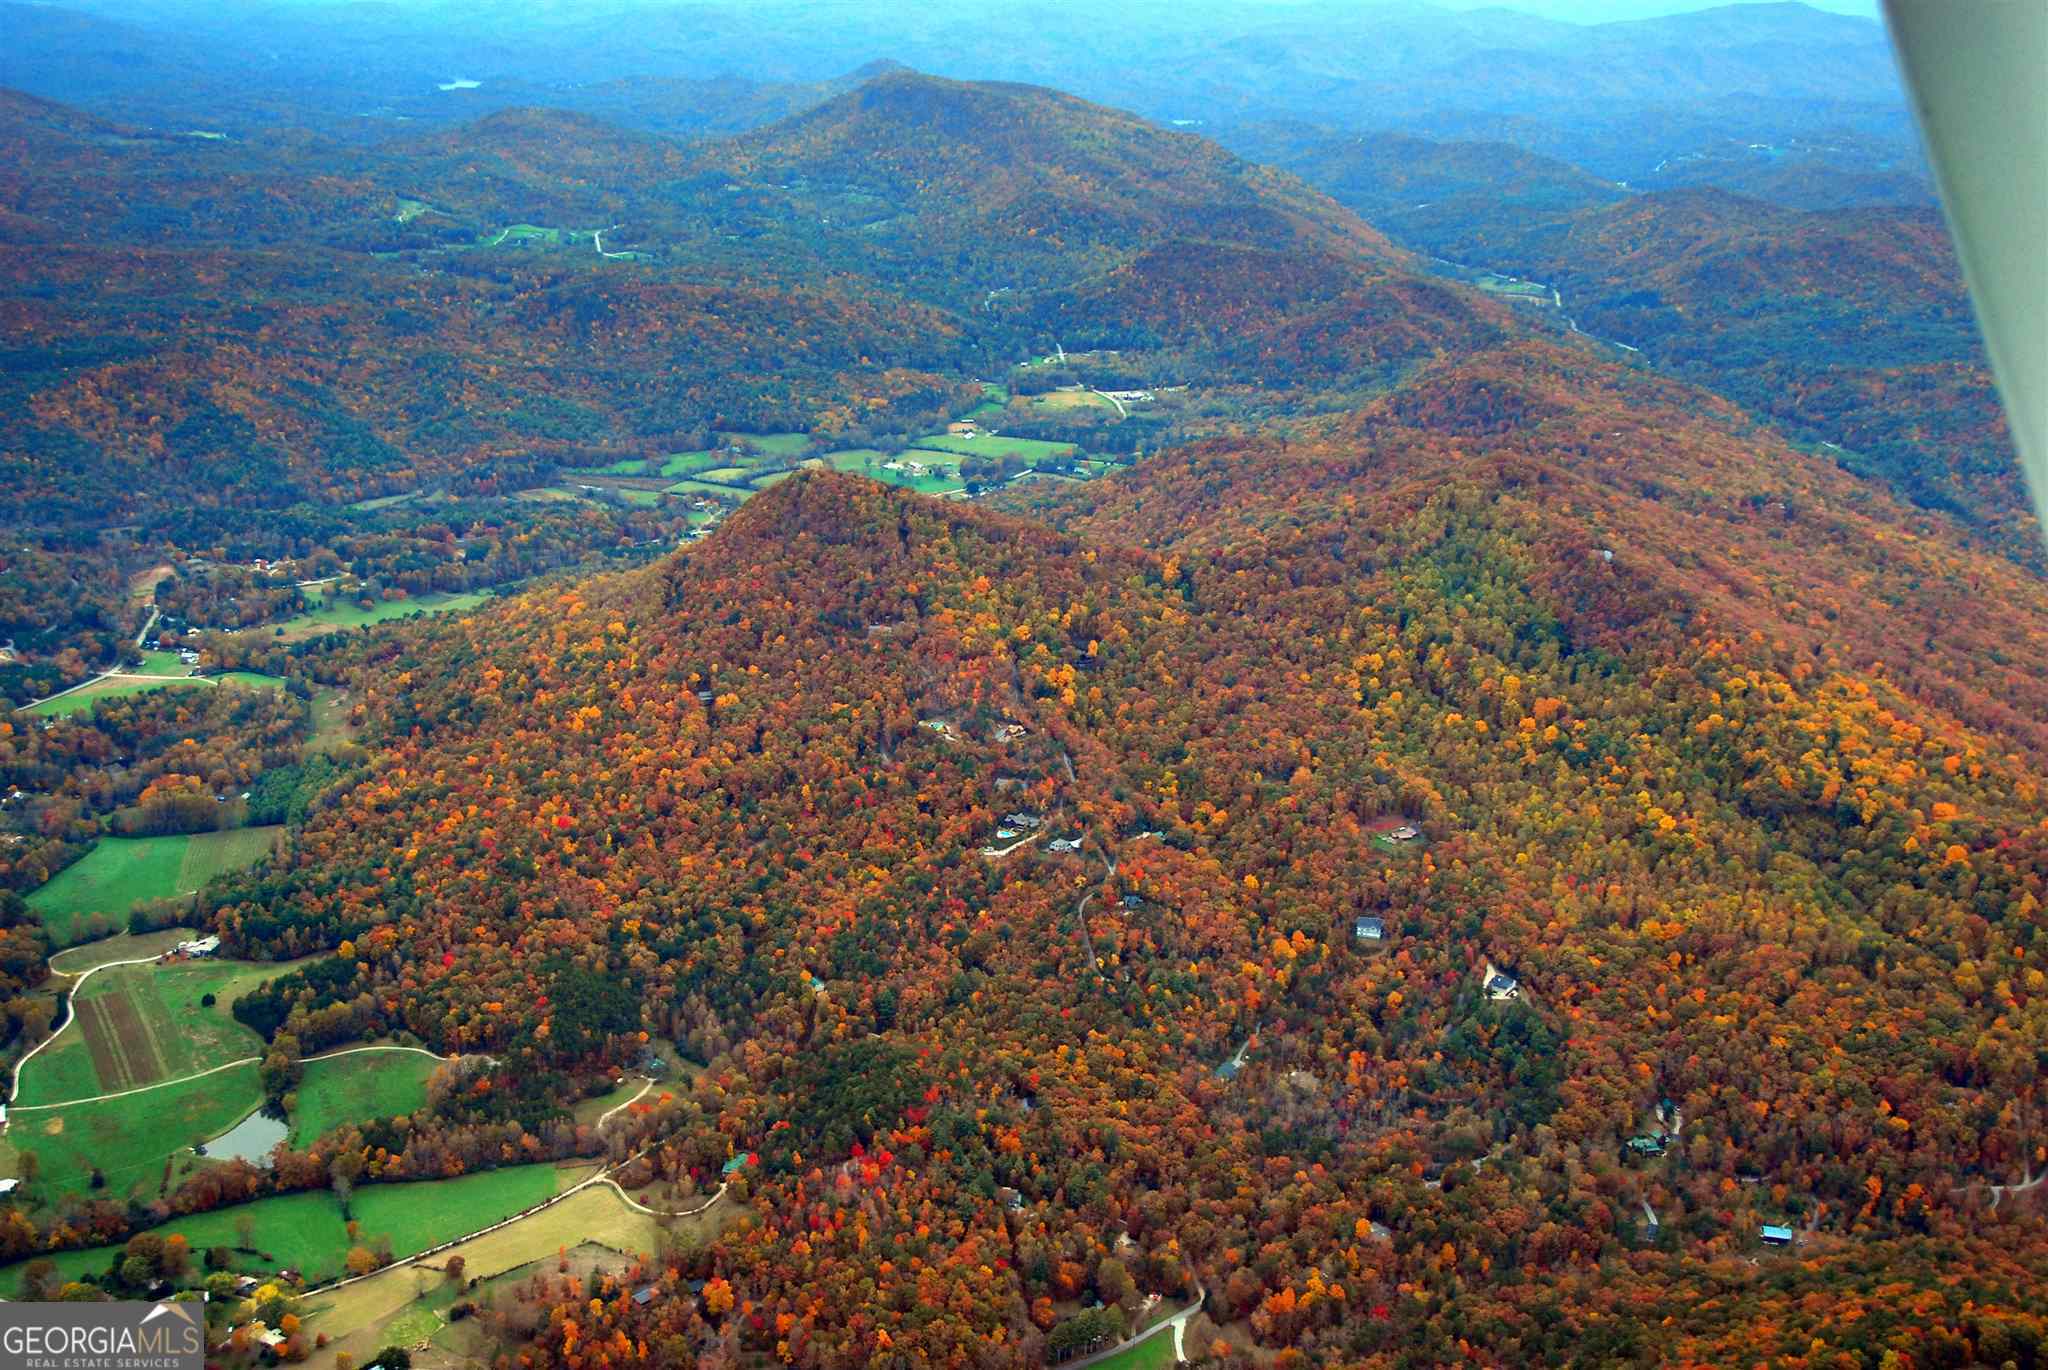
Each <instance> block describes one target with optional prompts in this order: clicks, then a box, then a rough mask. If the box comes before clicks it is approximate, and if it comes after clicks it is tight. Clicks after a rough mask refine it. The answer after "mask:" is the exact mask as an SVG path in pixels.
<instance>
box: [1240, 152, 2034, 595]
mask: <svg viewBox="0 0 2048 1370" xmlns="http://www.w3.org/2000/svg"><path fill="white" fill-rule="evenodd" d="M1242 137H1243V139H1244V141H1245V145H1246V146H1247V147H1248V149H1255V150H1256V151H1257V153H1258V155H1262V156H1268V157H1271V158H1272V159H1274V160H1275V161H1276V162H1278V163H1279V164H1281V165H1284V166H1288V167H1290V168H1292V169H1294V170H1296V171H1298V172H1300V173H1301V174H1302V175H1303V176H1304V177H1305V178H1306V179H1307V180H1309V181H1310V182H1311V183H1312V184H1315V185H1318V186H1320V187H1321V188H1323V189H1325V190H1327V191H1329V192H1330V193H1331V194H1332V195H1333V196H1334V197H1335V198H1337V199H1339V200H1341V201H1343V202H1344V203H1346V204H1348V205H1351V206H1352V207H1353V208H1355V209H1357V210H1358V211H1359V212H1360V213H1361V214H1364V215H1365V216H1367V217H1368V218H1371V219H1372V220H1373V221H1374V222H1375V223H1377V224H1379V225H1381V226H1383V227H1385V228H1386V229H1388V231H1389V232H1391V233H1392V234H1393V235H1394V236H1395V237H1396V238H1397V239H1398V240H1399V241H1401V242H1402V243H1404V244H1405V245H1407V246H1409V247H1412V248H1415V249H1417V250H1418V251H1421V252H1426V253H1429V254H1432V255H1434V256H1436V257H1439V258H1443V259H1447V260H1448V262H1449V263H1452V264H1455V265H1456V266H1457V267H1459V268H1462V269H1466V270H1470V271H1481V270H1483V271H1490V272H1500V273H1507V274H1510V275H1513V276H1519V277H1524V278H1527V279H1529V280H1531V281H1535V282H1539V283H1541V285H1542V286H1543V287H1544V289H1543V290H1540V291H1537V292H1536V293H1535V295H1534V296H1533V297H1532V298H1531V299H1525V300H1523V301H1522V302H1521V306H1520V307H1521V308H1523V309H1525V310H1529V311H1532V313H1533V312H1540V311H1542V310H1543V306H1544V304H1545V303H1547V302H1549V301H1550V300H1551V299H1552V298H1553V297H1551V296H1550V295H1549V293H1548V292H1549V290H1550V289H1552V288H1554V289H1555V290H1556V291H1557V292H1558V296H1557V297H1555V298H1556V299H1557V301H1558V303H1557V306H1556V312H1557V313H1558V314H1559V315H1560V316H1562V317H1563V318H1566V319H1569V320H1570V321H1571V323H1572V324H1573V325H1575V326H1577V327H1579V328H1583V329H1584V330H1585V331H1586V332H1588V333H1592V334H1595V335H1597V336H1600V337H1603V338H1609V339H1613V340H1615V341H1617V342H1619V343H1622V344H1625V345H1626V346H1627V347H1630V348H1633V349H1637V350H1639V351H1640V352H1641V353H1642V355H1643V356H1644V357H1645V358H1646V359H1647V360H1649V361H1650V362H1651V363H1652V364H1654V365H1656V366H1658V367H1660V368H1661V369H1664V370H1666V371H1668V372H1670V373H1671V374H1674V375H1677V376H1680V377H1683V378H1684V379H1686V380H1689V381H1692V382H1693V383H1695V384H1699V385H1704V386H1707V387H1709V388H1711V389H1713V390H1715V391H1717V392H1719V393H1721V394H1723V395H1726V396H1727V397H1728V398H1730V399H1733V400H1735V401H1736V402H1737V403H1739V404H1741V405H1743V406H1745V407H1746V408H1748V409H1750V410H1751V412H1753V413H1755V414H1756V415H1757V416H1758V417H1759V418H1761V419H1764V420H1766V421H1768V422H1770V423H1772V424H1774V425H1776V426H1778V427H1780V428H1782V429H1784V430H1785V431H1786V432H1787V433H1789V434H1791V435H1792V436H1795V437H1797V438H1800V439H1803V440H1804V441H1806V442H1809V443H1816V444H1819V443H1825V444H1828V445H1829V447H1828V450H1829V451H1831V452H1833V453H1835V454H1838V455H1839V456H1840V458H1841V459H1842V460H1843V461H1844V462H1845V463H1848V464H1850V465H1851V466H1852V468H1853V469H1855V470H1857V471H1858V472H1859V473H1861V474H1864V475H1868V476H1872V477H1875V478H1878V479H1881V480H1883V481H1885V482H1887V483H1888V484H1890V485H1891V486H1892V488H1893V489H1895V490H1897V491H1899V492H1900V493H1902V494H1904V495H1905V496H1906V497H1907V498H1909V499H1912V500H1914V501H1915V502H1918V503H1923V504H1927V505H1930V506H1933V507H1937V508H1945V509H1950V510H1953V511H1956V512H1958V513H1960V514H1963V515H1964V516H1965V517H1966V518H1968V519H1969V520H1971V521H1972V522H1975V523H1977V524H1980V525H1983V526H1984V527H1985V528H1986V529H1987V533H1988V536H1989V537H1990V538H1991V539H1992V540H1993V541H1995V542H1996V543H1998V544H1999V545H2002V546H2004V547H2005V548H2006V549H2007V550H2008V551H2009V552H2011V553H2012V554H2014V555H2016V556H2019V557H2021V558H2023V559H2027V560H2029V561H2035V560H2037V559H2038V557H2039V555H2040V535H2039V531H2038V527H2037V525H2036V520H2035V519H2034V518H2033V516H2032V514H2031V513H2030V512H2029V510H2028V508H2027V505H2026V501H2025V497H2024V493H2023V492H2022V490H2021V489H2020V485H2019V479H2018V469H2017V463H2016V462H2015V460H2014V458H2013V450H2012V443H2011V438H2010V435H2009V434H2008V432H2007V431H2006V425H2005V417H2004V414H2003V411H2002V410H2001V409H2000V407H1999V401H1998V393H1997V389H1996V387H1995V385H1994V383H1993V381H1992V377H1991V372H1990V367H1989V364H1988V362H1987V361H1986V359H1985V356H1984V352H1983V345H1982V343H1981V341H1980V340H1979V337H1978V334H1977V326H1976V320H1975V317H1974V316H1973V314H1972V312H1971V309H1970V301H1969V296H1968V293H1967V291H1966V290H1965V288H1964V283H1963V279H1962V273H1961V269H1960V267H1959V266H1958V264H1957V262H1956V259H1955V252H1954V249H1953V247H1952V246H1951V245H1950V243H1949V239H1948V233H1947V230H1946V228H1945V226H1944V225H1943V223H1942V220H1941V216H1940V214H1939V212H1938V211H1936V210H1935V209H1932V208H1929V207H1926V206H1924V205H1921V204H1910V205H1893V206H1872V207H1861V208H1849V209H1830V210H1824V211H1807V210H1799V209H1792V208H1787V207H1784V206H1782V205H1774V204H1769V203H1766V202H1764V201H1762V200H1758V199H1753V198H1749V197H1747V196H1742V195H1735V194H1730V193H1728V192H1727V191H1723V190H1717V189H1712V188H1690V189H1679V190H1664V191H1653V192H1650V193H1632V192H1630V191H1627V190H1625V189H1624V188H1622V187H1619V186H1616V185H1613V184H1609V183H1603V182H1600V181H1598V180H1597V179H1595V178H1592V177H1590V176H1586V175H1584V174H1583V173H1580V172H1578V171H1577V169H1576V168H1573V167H1570V166H1567V165H1564V164H1561V163H1556V162H1549V161H1546V160H1545V159H1541V158H1537V157H1533V156H1531V155H1529V154H1526V153H1521V152H1518V151H1516V150H1515V149H1513V148H1507V147H1500V146H1493V145H1487V144H1474V143H1457V142H1445V143H1431V142H1428V141H1426V140H1421V139H1404V138H1400V137H1398V136H1394V135H1379V136H1373V137H1357V138H1349V139H1346V138H1334V137H1331V136H1329V135H1328V134H1327V133H1324V132H1318V131H1315V130H1312V129H1305V128H1272V129H1268V130H1265V131H1263V132H1256V133H1247V134H1245V135H1242ZM1488 184H1490V185H1491V186H1492V189H1491V190H1490V191H1489V190H1486V189H1482V188H1480V187H1484V186H1486V185H1488Z"/></svg>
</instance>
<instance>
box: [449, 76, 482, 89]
mask: <svg viewBox="0 0 2048 1370" xmlns="http://www.w3.org/2000/svg"><path fill="white" fill-rule="evenodd" d="M482 84H483V82H481V81H472V80H470V79H469V78H468V77H467V76H457V77H455V78H453V79H452V80H447V81H443V82H442V83H441V86H440V88H441V89H442V90H475V89H476V88H477V87H478V86H480V85H482Z"/></svg>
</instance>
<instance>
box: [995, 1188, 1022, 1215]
mask: <svg viewBox="0 0 2048 1370" xmlns="http://www.w3.org/2000/svg"><path fill="white" fill-rule="evenodd" d="M996 1198H997V1199H999V1200H1000V1201H1001V1202H1002V1205H1003V1207H1004V1208H1007V1209H1009V1210H1010V1211H1011V1212H1012V1213H1022V1212H1023V1211H1024V1196H1023V1195H1022V1194H1021V1193H1019V1192H1018V1191H1016V1190H1015V1189H1012V1188H1011V1187H1010V1186H1008V1185H1000V1186H998V1187H997V1189H996Z"/></svg>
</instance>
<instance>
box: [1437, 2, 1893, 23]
mask: <svg viewBox="0 0 2048 1370" xmlns="http://www.w3.org/2000/svg"><path fill="white" fill-rule="evenodd" d="M1432 2H1433V3H1435V4H1438V5H1442V6H1443V7H1444V8H1445V9H1457V10H1476V9H1510V10H1521V11H1523V12H1524V13H1527V14H1540V15H1542V16H1543V17H1544V18H1546V19H1563V20H1567V21H1569V22H1572V23H1577V24H1602V23H1607V22H1608V21H1610V20H1616V19H1654V18H1656V17H1657V16H1658V15H1661V14H1683V13H1685V12H1687V11H1688V10H1704V9H1717V8H1719V7H1720V6H1721V5H1725V4H1738V5H1748V4H1769V3H1774V0H1432ZM1804 3H1806V4H1808V5H1810V6H1812V7H1813V8H1814V9H1817V10H1827V11H1829V12H1831V13H1834V14H1853V15H1857V16H1859V17H1860V18H1864V19H1875V18H1877V17H1878V8H1877V6H1878V0H1804Z"/></svg>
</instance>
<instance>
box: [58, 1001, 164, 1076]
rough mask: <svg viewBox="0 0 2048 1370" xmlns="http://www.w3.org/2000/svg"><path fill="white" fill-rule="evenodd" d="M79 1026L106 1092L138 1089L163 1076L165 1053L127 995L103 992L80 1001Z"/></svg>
mask: <svg viewBox="0 0 2048 1370" xmlns="http://www.w3.org/2000/svg"><path fill="white" fill-rule="evenodd" d="M78 1026H79V1030H80V1031H82V1032H83V1033H84V1034H85V1046H86V1050H87V1051H89V1052H91V1053H92V1068H93V1071H94V1073H95V1074H97V1075H98V1076H99V1077H100V1088H101V1090H102V1091H103V1092H105V1093H108V1094H113V1093H116V1092H118V1091H120V1090H124V1089H135V1088H137V1087H139V1086H141V1085H150V1084H155V1083H156V1082H157V1081H158V1080H161V1079H162V1078H163V1077H164V1074H165V1071H164V1063H163V1057H162V1056H161V1055H160V1054H159V1053H158V1051H157V1048H156V1043H155V1042H154V1041H153V1040H152V1039H151V1037H150V1033H149V1026H148V1024H146V1023H144V1022H143V1021H142V1015H141V1013H139V1012H138V1011H137V1010H136V1007H135V1001H134V1000H133V999H130V998H129V997H128V996H127V995H125V994H119V993H116V994H103V995H100V996H98V997H96V998H91V999H87V1000H85V1001H83V1002H82V1003H80V1004H79V1005H78Z"/></svg>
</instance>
